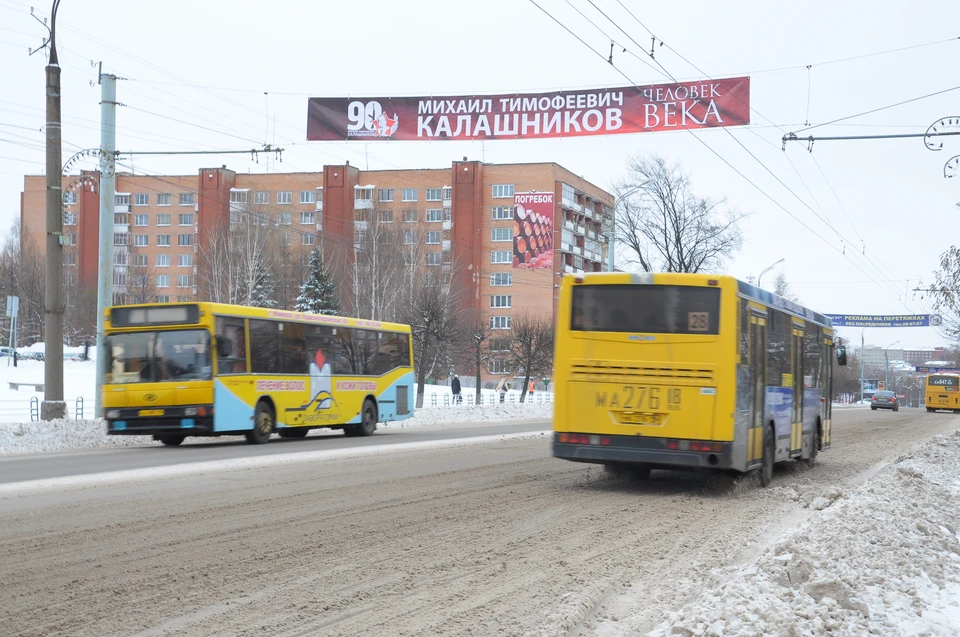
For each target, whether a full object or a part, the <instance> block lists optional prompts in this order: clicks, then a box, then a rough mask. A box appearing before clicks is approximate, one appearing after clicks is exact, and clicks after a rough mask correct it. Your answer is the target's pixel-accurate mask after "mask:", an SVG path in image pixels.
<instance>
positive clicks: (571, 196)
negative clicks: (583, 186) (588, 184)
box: [560, 183, 577, 203]
mask: <svg viewBox="0 0 960 637" xmlns="http://www.w3.org/2000/svg"><path fill="white" fill-rule="evenodd" d="M560 198H561V199H562V200H563V201H566V202H569V203H576V200H577V191H576V189H574V187H573V186H571V185H570V184H564V183H561V184H560Z"/></svg>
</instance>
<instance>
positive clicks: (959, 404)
mask: <svg viewBox="0 0 960 637" xmlns="http://www.w3.org/2000/svg"><path fill="white" fill-rule="evenodd" d="M925 398H926V400H925V404H926V406H927V411H936V410H938V409H949V410H951V411H960V374H930V375H929V376H927V391H926V397H925Z"/></svg>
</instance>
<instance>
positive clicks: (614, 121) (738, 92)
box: [307, 77, 750, 141]
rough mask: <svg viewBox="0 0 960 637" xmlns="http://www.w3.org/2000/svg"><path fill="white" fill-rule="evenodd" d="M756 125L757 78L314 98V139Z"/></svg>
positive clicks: (310, 120)
mask: <svg viewBox="0 0 960 637" xmlns="http://www.w3.org/2000/svg"><path fill="white" fill-rule="evenodd" d="M749 123H750V78H749V77H736V78H727V79H721V80H706V81H702V82H681V83H679V84H657V85H650V86H630V87H625V88H615V89H596V90H592V91H561V92H553V93H528V94H523V95H517V94H514V95H488V96H479V97H478V96H463V97H436V98H435V97H370V98H366V97H365V98H357V99H351V98H346V97H342V98H341V97H334V98H326V97H313V98H310V101H309V103H308V105H307V139H308V140H316V141H334V140H348V141H349V140H363V141H370V140H387V139H399V140H424V141H426V140H437V139H540V138H545V137H577V136H582V135H619V134H624V133H643V132H649V131H665V130H678V129H685V128H686V129H698V128H716V127H719V126H743V125H745V124H749Z"/></svg>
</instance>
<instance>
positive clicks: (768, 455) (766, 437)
mask: <svg viewBox="0 0 960 637" xmlns="http://www.w3.org/2000/svg"><path fill="white" fill-rule="evenodd" d="M775 458H776V450H775V449H774V447H773V430H772V429H771V428H770V427H764V428H763V464H762V465H761V467H760V486H761V487H766V486H769V485H770V483H771V482H773V461H774V460H775Z"/></svg>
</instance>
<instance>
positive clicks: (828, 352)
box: [820, 338, 833, 449]
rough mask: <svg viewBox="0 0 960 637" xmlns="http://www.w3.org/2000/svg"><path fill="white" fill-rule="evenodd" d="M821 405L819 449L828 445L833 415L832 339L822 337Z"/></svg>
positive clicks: (826, 447)
mask: <svg viewBox="0 0 960 637" xmlns="http://www.w3.org/2000/svg"><path fill="white" fill-rule="evenodd" d="M823 343H824V345H823V398H824V400H823V402H822V403H821V404H822V405H823V408H822V412H823V413H822V414H821V415H820V419H821V422H822V423H823V438H822V439H821V441H820V448H821V449H828V448H829V447H830V435H831V429H832V423H831V416H832V415H833V339H832V338H825V339H823Z"/></svg>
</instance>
